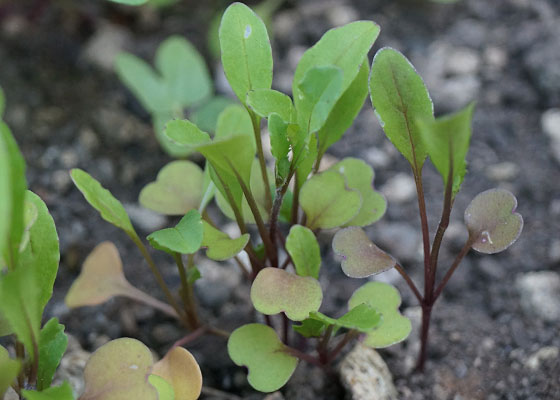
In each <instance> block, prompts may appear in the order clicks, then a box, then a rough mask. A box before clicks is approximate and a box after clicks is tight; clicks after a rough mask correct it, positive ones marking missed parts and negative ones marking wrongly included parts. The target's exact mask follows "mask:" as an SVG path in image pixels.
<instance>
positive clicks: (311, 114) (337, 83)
mask: <svg viewBox="0 0 560 400" xmlns="http://www.w3.org/2000/svg"><path fill="white" fill-rule="evenodd" d="M342 78H343V71H342V70H341V69H340V68H338V67H336V66H332V65H326V66H320V67H313V68H311V69H309V70H308V71H307V72H306V73H305V75H304V76H303V79H302V80H301V82H299V85H298V89H299V92H298V97H295V98H294V102H295V107H296V110H297V121H298V124H299V126H300V127H301V128H302V129H303V130H304V131H305V132H307V133H313V132H317V131H318V130H319V129H320V128H321V127H322V126H323V125H324V124H325V121H326V120H327V118H328V116H329V114H330V112H331V110H332V109H333V107H334V106H335V104H336V101H337V100H338V98H339V97H340V95H341V93H342Z"/></svg>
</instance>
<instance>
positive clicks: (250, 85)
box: [219, 3, 272, 104]
mask: <svg viewBox="0 0 560 400" xmlns="http://www.w3.org/2000/svg"><path fill="white" fill-rule="evenodd" d="M219 37H220V48H221V50H222V65H223V66H224V72H225V74H226V77H227V79H228V81H229V83H230V85H231V88H232V89H233V91H234V92H235V94H236V95H237V97H238V98H239V100H240V101H241V102H242V103H243V104H245V101H246V96H247V93H248V92H249V91H250V90H254V89H270V86H271V85H272V50H271V49H270V41H269V39H268V33H267V31H266V26H265V25H264V23H263V22H262V20H261V19H260V18H259V17H258V16H257V15H256V14H255V13H254V12H253V11H252V10H251V9H250V8H249V7H247V6H246V5H244V4H241V3H234V4H232V5H230V6H229V7H228V8H227V10H226V11H225V12H224V15H223V17H222V22H221V24H220V31H219Z"/></svg>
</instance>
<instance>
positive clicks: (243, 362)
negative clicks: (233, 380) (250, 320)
mask: <svg viewBox="0 0 560 400" xmlns="http://www.w3.org/2000/svg"><path fill="white" fill-rule="evenodd" d="M285 349H286V347H285V346H284V344H282V342H281V341H280V340H279V339H278V336H276V332H274V329H272V328H271V327H269V326H266V325H261V324H248V325H243V326H242V327H240V328H237V329H236V330H235V331H233V332H232V334H231V335H230V337H229V340H228V353H229V356H230V357H231V359H232V360H233V362H234V363H235V364H237V365H239V366H245V367H247V369H248V370H249V375H248V377H247V378H248V380H249V383H250V384H251V386H252V387H253V388H255V389H256V390H259V391H261V392H274V391H275V390H278V389H280V388H281V387H282V386H284V385H285V384H286V382H288V379H290V377H291V376H292V374H293V373H294V370H295V369H296V366H297V363H298V359H297V358H296V357H294V356H292V355H290V354H288V353H287V352H286V351H285Z"/></svg>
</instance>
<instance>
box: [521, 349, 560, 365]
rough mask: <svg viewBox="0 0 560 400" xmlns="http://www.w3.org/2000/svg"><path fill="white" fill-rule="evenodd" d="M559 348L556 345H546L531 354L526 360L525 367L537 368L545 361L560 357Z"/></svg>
mask: <svg viewBox="0 0 560 400" xmlns="http://www.w3.org/2000/svg"><path fill="white" fill-rule="evenodd" d="M558 353H559V349H558V347H554V346H545V347H542V348H540V349H539V350H537V351H536V352H534V353H533V354H531V355H530V356H529V357H528V358H527V360H526V361H525V367H527V368H529V369H530V370H533V371H535V370H537V369H539V367H540V366H541V363H542V362H543V361H548V360H554V359H555V358H558Z"/></svg>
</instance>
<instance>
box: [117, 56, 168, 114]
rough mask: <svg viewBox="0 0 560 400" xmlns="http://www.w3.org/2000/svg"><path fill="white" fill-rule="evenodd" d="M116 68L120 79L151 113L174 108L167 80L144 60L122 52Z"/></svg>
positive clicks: (118, 57)
mask: <svg viewBox="0 0 560 400" xmlns="http://www.w3.org/2000/svg"><path fill="white" fill-rule="evenodd" d="M115 70H116V72H117V75H118V76H119V79H120V80H121V81H122V82H123V83H124V84H125V86H126V87H127V88H128V89H129V90H130V91H131V92H132V93H133V94H134V96H135V97H137V98H138V100H139V101H140V103H141V104H142V106H143V107H144V108H145V109H146V110H148V111H149V112H150V113H157V112H162V111H164V112H169V111H171V110H172V109H173V98H172V97H171V96H169V93H168V87H167V85H166V83H165V81H164V80H163V78H162V77H160V76H159V75H158V74H157V73H156V71H154V70H153V69H152V67H150V65H148V63H146V62H145V61H144V60H142V59H140V58H138V57H136V56H134V55H132V54H128V53H121V54H119V55H118V56H117V58H116V60H115Z"/></svg>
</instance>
